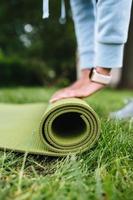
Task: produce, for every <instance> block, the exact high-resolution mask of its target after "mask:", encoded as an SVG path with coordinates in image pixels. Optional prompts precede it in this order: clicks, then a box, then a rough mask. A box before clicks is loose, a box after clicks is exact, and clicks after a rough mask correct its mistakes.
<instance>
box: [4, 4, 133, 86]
mask: <svg viewBox="0 0 133 200" xmlns="http://www.w3.org/2000/svg"><path fill="white" fill-rule="evenodd" d="M60 4H61V2H60V1H59V0H52V1H51V2H50V18H49V19H46V20H43V19H42V0H41V1H37V0H28V1H27V0H9V1H8V2H7V1H4V0H1V1H0V86H19V85H24V86H26V85H29V86H31V85H32V86H38V85H40V86H41V85H44V86H53V85H54V86H55V85H57V86H65V85H68V84H69V83H71V82H73V81H74V80H75V79H76V39H75V34H74V26H73V21H72V17H71V10H70V5H69V1H66V7H67V21H66V24H60V23H59V17H60V7H61V5H60ZM132 50H133V28H132V26H131V27H130V36H129V40H128V43H127V45H126V51H125V58H124V68H123V73H122V76H121V80H120V82H119V87H121V88H123V87H124V88H133V78H132V77H133V58H132Z"/></svg>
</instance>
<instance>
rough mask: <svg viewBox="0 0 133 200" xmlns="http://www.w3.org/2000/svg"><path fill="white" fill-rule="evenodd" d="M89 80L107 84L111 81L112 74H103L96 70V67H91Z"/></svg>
mask: <svg viewBox="0 0 133 200" xmlns="http://www.w3.org/2000/svg"><path fill="white" fill-rule="evenodd" d="M90 79H91V81H93V82H97V83H101V84H104V85H108V84H109V83H110V82H111V79H112V76H111V75H103V74H100V73H98V72H97V71H96V69H93V71H92V75H91V78H90Z"/></svg>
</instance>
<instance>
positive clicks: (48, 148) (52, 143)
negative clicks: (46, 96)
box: [0, 98, 100, 156]
mask: <svg viewBox="0 0 133 200" xmlns="http://www.w3.org/2000/svg"><path fill="white" fill-rule="evenodd" d="M99 135H100V122H99V118H98V116H97V114H96V113H95V111H94V110H93V109H92V108H91V107H90V106H89V105H88V104H87V103H86V102H85V101H83V100H80V99H77V98H70V99H63V100H60V101H58V102H55V103H53V104H49V105H46V104H44V103H34V104H22V105H19V104H0V148H2V149H9V150H14V151H20V152H28V153H34V154H43V155H49V156H65V155H67V154H71V153H81V152H84V151H86V150H88V149H90V148H91V147H92V146H93V145H94V143H95V142H96V141H97V140H98V138H99Z"/></svg>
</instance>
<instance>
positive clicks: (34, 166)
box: [0, 88, 133, 200]
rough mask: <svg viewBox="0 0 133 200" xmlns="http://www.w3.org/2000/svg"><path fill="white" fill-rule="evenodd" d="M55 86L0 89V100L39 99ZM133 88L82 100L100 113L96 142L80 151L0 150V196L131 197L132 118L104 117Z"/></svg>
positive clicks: (48, 199) (0, 199)
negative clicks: (58, 154)
mask: <svg viewBox="0 0 133 200" xmlns="http://www.w3.org/2000/svg"><path fill="white" fill-rule="evenodd" d="M55 90H56V88H52V89H51V88H9V89H5V88H1V89H0V102H11V103H20V104H21V103H27V102H28V103H30V102H44V103H47V102H48V99H49V98H50V96H51V95H52V93H53V92H54V91H55ZM130 97H133V92H128V91H115V90H105V91H101V92H99V93H97V94H95V95H93V96H92V97H90V98H87V99H86V100H87V102H88V103H89V104H90V105H91V106H92V107H93V108H94V109H95V110H96V112H97V113H98V114H99V116H100V119H101V123H102V130H101V137H100V139H99V141H98V143H97V144H96V145H95V146H94V148H93V149H91V150H90V151H88V152H86V153H84V154H82V155H78V156H77V155H73V156H67V157H65V158H52V157H46V156H39V155H27V154H21V153H14V152H9V151H6V150H3V151H0V200H11V199H13V200H30V199H32V200H99V199H100V200H133V120H129V121H124V122H116V121H110V120H108V114H109V112H111V111H113V110H116V109H118V108H120V107H121V106H122V105H123V100H124V99H125V98H130Z"/></svg>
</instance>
